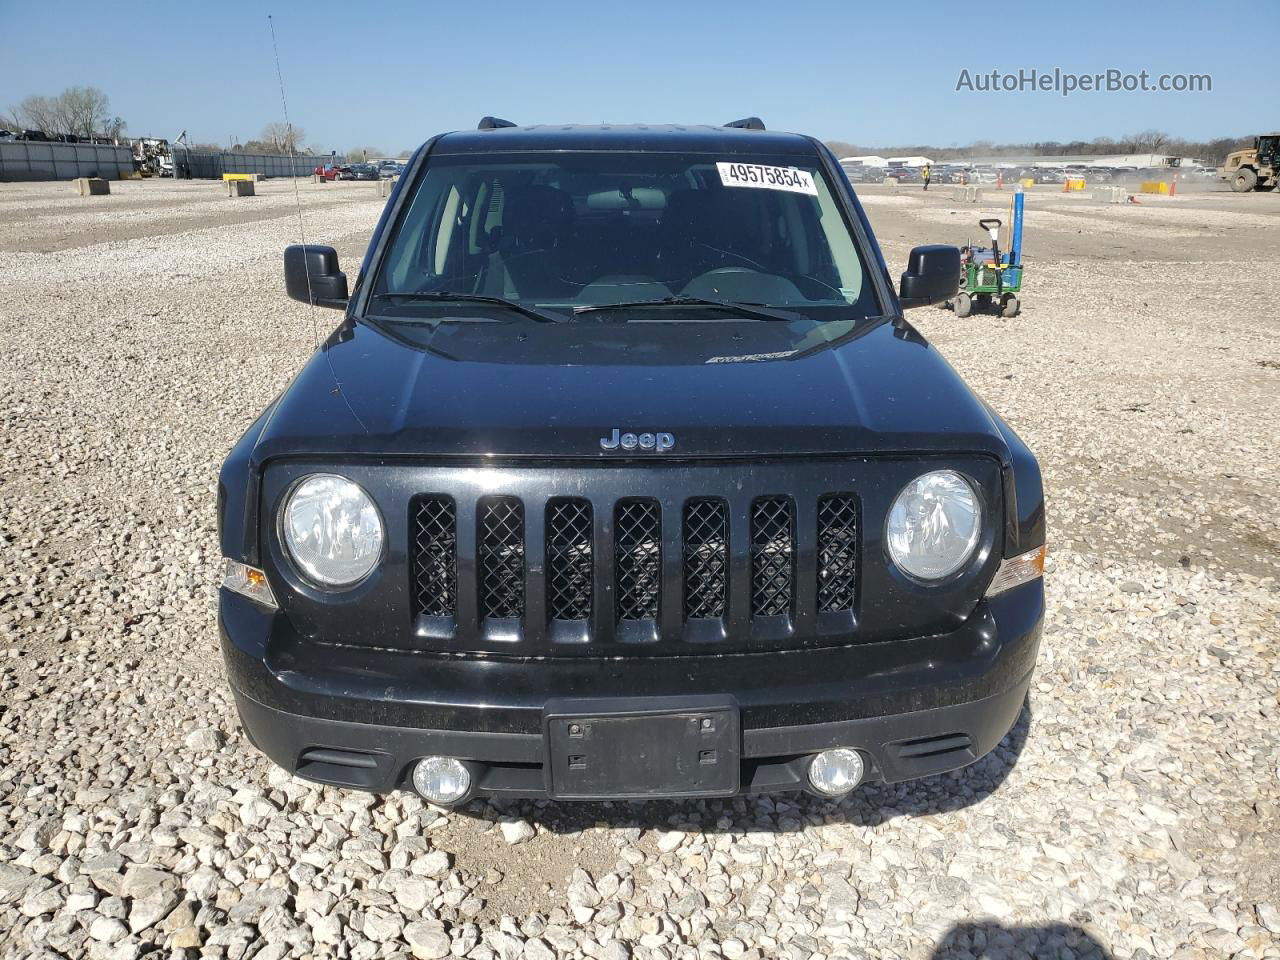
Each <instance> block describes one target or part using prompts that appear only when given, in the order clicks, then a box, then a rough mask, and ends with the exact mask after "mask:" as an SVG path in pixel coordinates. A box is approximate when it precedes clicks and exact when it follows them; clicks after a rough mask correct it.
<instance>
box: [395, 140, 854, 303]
mask: <svg viewBox="0 0 1280 960" xmlns="http://www.w3.org/2000/svg"><path fill="white" fill-rule="evenodd" d="M435 173H436V171H430V170H429V171H428V175H427V177H426V178H425V179H424V182H423V184H422V185H421V186H420V187H419V189H418V192H417V195H416V196H415V197H414V199H413V201H412V203H411V205H410V207H409V209H408V211H407V213H406V214H405V216H404V218H403V220H402V222H401V224H400V228H399V230H398V231H397V234H396V239H395V241H394V244H393V248H392V251H391V253H390V256H389V257H388V265H387V267H386V269H385V270H384V272H383V275H382V277H381V280H380V284H381V285H380V287H379V290H380V291H396V292H433V291H450V292H459V293H469V294H484V295H488V296H499V297H504V298H508V299H514V300H521V301H525V302H536V303H539V304H558V305H568V306H573V305H596V304H607V303H618V302H623V301H634V300H648V299H654V300H656V299H661V298H664V297H671V296H677V295H681V296H689V297H703V298H714V299H723V300H738V301H744V302H750V303H768V304H774V305H785V304H799V305H803V304H806V303H825V304H832V303H839V304H843V305H849V304H856V305H858V306H860V307H862V308H863V311H864V312H865V313H866V314H867V315H871V314H873V313H875V312H876V305H875V300H874V294H873V292H872V290H871V287H870V285H869V284H864V283H863V282H862V281H863V276H864V273H865V270H864V267H863V265H862V262H861V259H860V257H859V256H858V253H857V249H856V247H855V245H854V241H853V240H852V238H851V237H850V236H849V231H848V229H847V227H846V226H845V224H844V222H843V220H842V219H841V218H840V215H839V212H838V210H837V208H836V207H835V205H834V204H833V203H831V202H830V201H829V198H828V202H827V204H825V205H824V204H823V203H821V202H820V200H819V198H818V197H815V196H812V195H809V194H804V193H798V192H788V191H782V190H765V189H739V188H730V187H725V186H723V185H722V184H721V183H720V179H719V176H718V174H717V172H716V168H715V165H714V163H713V162H700V163H696V164H692V165H690V164H687V163H685V164H683V165H681V166H680V167H679V168H668V169H665V170H663V169H658V170H654V171H644V172H635V171H634V170H626V169H623V170H618V171H616V172H609V171H608V170H601V169H598V168H588V167H580V168H571V167H566V166H563V165H560V164H514V163H513V164H489V165H485V166H445V167H442V168H441V169H440V171H439V175H438V176H435V177H434V178H433V174H435ZM433 180H434V182H433ZM821 189H822V191H823V192H824V193H825V191H826V187H825V184H824V185H823V187H822V188H821ZM824 218H825V220H826V222H824Z"/></svg>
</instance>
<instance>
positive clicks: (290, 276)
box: [284, 243, 347, 310]
mask: <svg viewBox="0 0 1280 960" xmlns="http://www.w3.org/2000/svg"><path fill="white" fill-rule="evenodd" d="M284 288H285V291H286V292H287V293H288V294H289V296H291V297H293V299H295V300H301V301H302V302H303V303H309V304H312V305H313V306H317V307H336V308H337V309H339V310H345V309H346V306H347V275H346V274H345V273H343V272H342V271H341V270H339V269H338V251H337V250H335V249H333V247H324V246H320V245H319V244H315V243H308V244H301V243H295V244H293V245H292V246H288V247H285V248H284Z"/></svg>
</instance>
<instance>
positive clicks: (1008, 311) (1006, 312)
mask: <svg viewBox="0 0 1280 960" xmlns="http://www.w3.org/2000/svg"><path fill="white" fill-rule="evenodd" d="M1021 309H1022V304H1021V303H1020V302H1019V300H1018V298H1017V297H1015V296H1014V295H1013V294H1012V293H1008V294H1005V297H1004V301H1003V302H1002V303H1001V304H1000V316H1002V317H1010V318H1012V317H1016V316H1017V315H1018V312H1019V311H1020V310H1021Z"/></svg>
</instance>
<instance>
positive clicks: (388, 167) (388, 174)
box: [378, 162, 403, 180]
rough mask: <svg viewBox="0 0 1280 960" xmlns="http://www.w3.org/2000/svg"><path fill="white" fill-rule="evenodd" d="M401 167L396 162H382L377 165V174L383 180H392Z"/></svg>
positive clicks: (398, 173) (397, 174) (398, 174)
mask: <svg viewBox="0 0 1280 960" xmlns="http://www.w3.org/2000/svg"><path fill="white" fill-rule="evenodd" d="M402 169H403V168H402V167H401V166H400V164H398V163H389V162H388V163H383V164H381V165H380V166H379V167H378V176H380V177H382V179H383V180H394V179H395V178H396V177H398V176H400V171H401V170H402Z"/></svg>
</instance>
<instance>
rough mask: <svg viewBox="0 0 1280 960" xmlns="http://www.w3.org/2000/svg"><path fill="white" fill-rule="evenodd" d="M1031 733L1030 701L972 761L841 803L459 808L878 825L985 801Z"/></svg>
mask: <svg viewBox="0 0 1280 960" xmlns="http://www.w3.org/2000/svg"><path fill="white" fill-rule="evenodd" d="M1030 731H1031V705H1030V699H1029V698H1028V699H1027V700H1024V701H1023V705H1022V712H1021V713H1019V715H1018V719H1017V721H1015V722H1014V725H1013V727H1012V728H1011V729H1010V730H1009V732H1008V733H1007V734H1005V736H1004V739H1003V740H1001V741H1000V743H999V744H998V745H997V746H996V748H995V749H994V750H992V751H991V752H990V753H988V754H987V755H986V756H985V757H983V758H981V759H980V760H978V761H977V762H976V763H972V764H970V765H969V766H967V767H963V768H961V769H960V770H955V771H952V772H951V773H944V774H939V775H938V776H933V777H925V778H923V779H920V780H911V781H907V782H905V783H896V784H883V783H873V784H868V785H867V786H865V787H862V788H860V789H858V790H855V791H853V793H852V794H850V795H849V796H847V797H845V798H843V799H840V800H826V799H822V798H820V797H815V796H811V795H809V794H807V793H800V792H797V793H790V794H779V795H776V796H745V797H732V798H727V799H716V800H647V801H609V802H599V803H583V802H579V803H557V802H554V801H546V800H540V801H528V800H511V801H495V800H478V801H475V802H473V803H471V804H469V805H468V806H466V807H464V808H462V809H461V810H459V811H458V812H459V813H462V814H463V815H465V816H469V817H472V818H475V819H478V820H489V821H491V822H500V821H503V820H510V819H512V818H518V819H523V820H527V821H529V822H530V823H531V824H534V825H537V826H541V827H543V828H544V829H546V830H548V831H550V832H552V833H557V834H572V833H579V832H582V831H584V830H588V829H591V828H594V827H600V826H605V827H609V828H618V829H627V828H632V829H635V828H639V829H641V830H652V829H672V828H676V829H679V828H686V829H689V830H700V831H703V832H707V833H727V832H733V831H742V830H761V831H771V832H782V833H789V832H793V831H799V830H802V829H804V828H805V827H806V826H813V825H817V824H830V823H850V824H855V825H857V826H876V825H879V824H883V823H887V822H888V821H890V820H892V819H894V818H896V817H921V816H929V815H932V814H937V813H949V812H951V811H954V810H961V809H964V808H965V807H968V806H971V805H972V804H975V803H978V802H979V801H981V800H984V799H986V798H987V797H988V796H990V795H991V794H992V793H994V792H995V791H996V790H998V789H999V788H1000V785H1001V784H1002V783H1004V781H1005V779H1006V778H1007V777H1008V776H1009V773H1010V771H1012V770H1013V768H1014V765H1015V764H1016V763H1017V762H1018V757H1019V756H1020V755H1021V753H1022V750H1023V747H1024V746H1025V745H1026V742H1027V738H1028V736H1029V735H1030Z"/></svg>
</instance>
